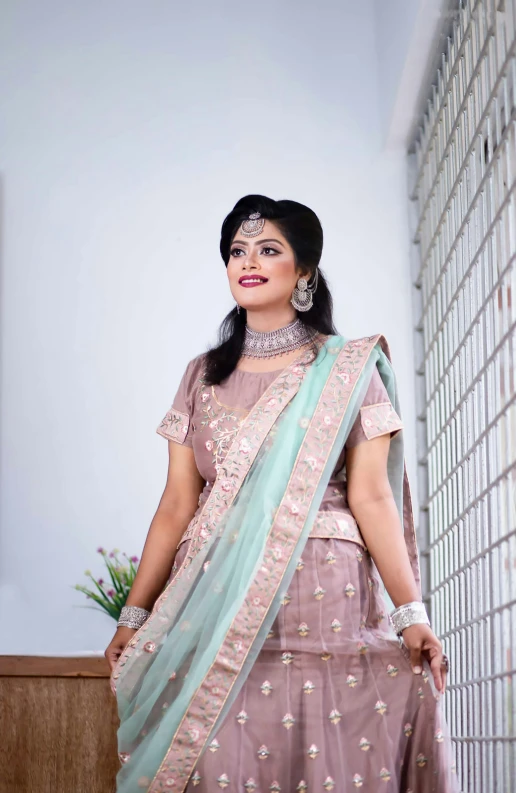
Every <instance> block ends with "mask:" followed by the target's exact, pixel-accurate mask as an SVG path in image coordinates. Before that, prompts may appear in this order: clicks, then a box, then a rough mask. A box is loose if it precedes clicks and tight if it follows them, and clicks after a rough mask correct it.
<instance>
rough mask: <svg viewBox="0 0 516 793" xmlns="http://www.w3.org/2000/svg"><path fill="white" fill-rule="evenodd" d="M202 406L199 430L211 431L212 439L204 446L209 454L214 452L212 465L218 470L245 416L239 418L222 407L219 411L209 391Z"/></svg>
mask: <svg viewBox="0 0 516 793" xmlns="http://www.w3.org/2000/svg"><path fill="white" fill-rule="evenodd" d="M205 396H207V399H204V397H205ZM201 405H202V407H201V412H202V415H203V418H202V420H201V422H200V425H199V430H204V429H206V428H209V429H210V430H211V437H209V438H208V440H206V441H205V444H204V445H205V447H206V449H207V450H208V451H209V452H212V463H213V465H214V466H215V470H218V468H219V466H220V465H221V464H222V462H223V461H224V458H225V457H226V454H227V453H228V451H229V448H230V446H231V444H232V443H233V440H234V438H235V436H236V435H237V433H238V430H239V429H240V427H241V426H242V422H243V420H244V418H245V416H238V415H237V413H236V412H235V411H233V410H231V409H230V408H225V407H220V408H219V409H218V410H217V409H216V408H218V407H219V406H218V405H216V404H215V406H214V405H213V404H212V401H211V399H210V395H209V392H208V391H204V392H203V394H202V396H201Z"/></svg>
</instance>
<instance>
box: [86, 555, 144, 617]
mask: <svg viewBox="0 0 516 793" xmlns="http://www.w3.org/2000/svg"><path fill="white" fill-rule="evenodd" d="M97 553H99V554H100V555H101V556H102V557H103V559H104V563H105V565H106V568H107V574H108V576H109V579H108V580H104V579H103V578H95V577H94V576H93V575H92V572H91V570H85V571H84V575H86V576H88V578H90V579H91V581H92V582H93V584H94V587H95V588H94V589H89V588H88V587H86V586H81V584H76V586H75V589H77V590H78V591H79V592H83V593H84V594H85V595H86V597H87V598H88V599H89V600H93V601H95V603H96V604H97V606H99V607H100V608H97V607H96V606H89V608H94V609H96V611H99V610H102V611H105V612H107V614H109V616H110V617H113V619H114V620H117V621H118V618H119V617H120V611H121V610H122V606H125V602H126V600H127V596H128V594H129V592H130V589H131V587H132V585H133V581H134V577H135V575H136V571H137V570H138V562H139V559H138V557H137V556H127V554H126V553H122V554H121V553H120V551H119V550H118V548H114V549H113V550H112V551H111V552H110V553H108V552H107V551H106V550H105V548H97ZM120 556H122V557H124V558H123V559H121V558H120ZM85 608H88V606H85Z"/></svg>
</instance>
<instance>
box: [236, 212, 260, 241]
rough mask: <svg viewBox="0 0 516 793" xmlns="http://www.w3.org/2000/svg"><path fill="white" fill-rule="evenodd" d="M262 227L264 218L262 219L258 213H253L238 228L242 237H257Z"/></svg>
mask: <svg viewBox="0 0 516 793" xmlns="http://www.w3.org/2000/svg"><path fill="white" fill-rule="evenodd" d="M264 226H265V218H262V216H261V213H260V212H253V213H252V215H249V217H248V218H247V220H244V221H243V223H242V225H241V227H240V233H241V234H242V235H243V236H244V237H257V236H258V234H261V233H262V231H263V227H264Z"/></svg>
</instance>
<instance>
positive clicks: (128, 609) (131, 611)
mask: <svg viewBox="0 0 516 793" xmlns="http://www.w3.org/2000/svg"><path fill="white" fill-rule="evenodd" d="M148 617H150V611H147V609H141V608H140V607H139V606H123V608H122V610H121V612H120V617H119V619H118V627H119V628H120V627H122V626H123V627H124V628H134V629H135V630H139V629H140V628H141V627H142V625H143V623H144V622H145V621H146V620H147V619H148Z"/></svg>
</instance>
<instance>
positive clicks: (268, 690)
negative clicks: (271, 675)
mask: <svg viewBox="0 0 516 793" xmlns="http://www.w3.org/2000/svg"><path fill="white" fill-rule="evenodd" d="M260 691H261V692H262V694H264V695H265V696H266V697H268V696H269V694H270V693H271V691H272V686H271V684H270V683H269V681H268V680H264V682H263V683H262V684H261V686H260Z"/></svg>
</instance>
